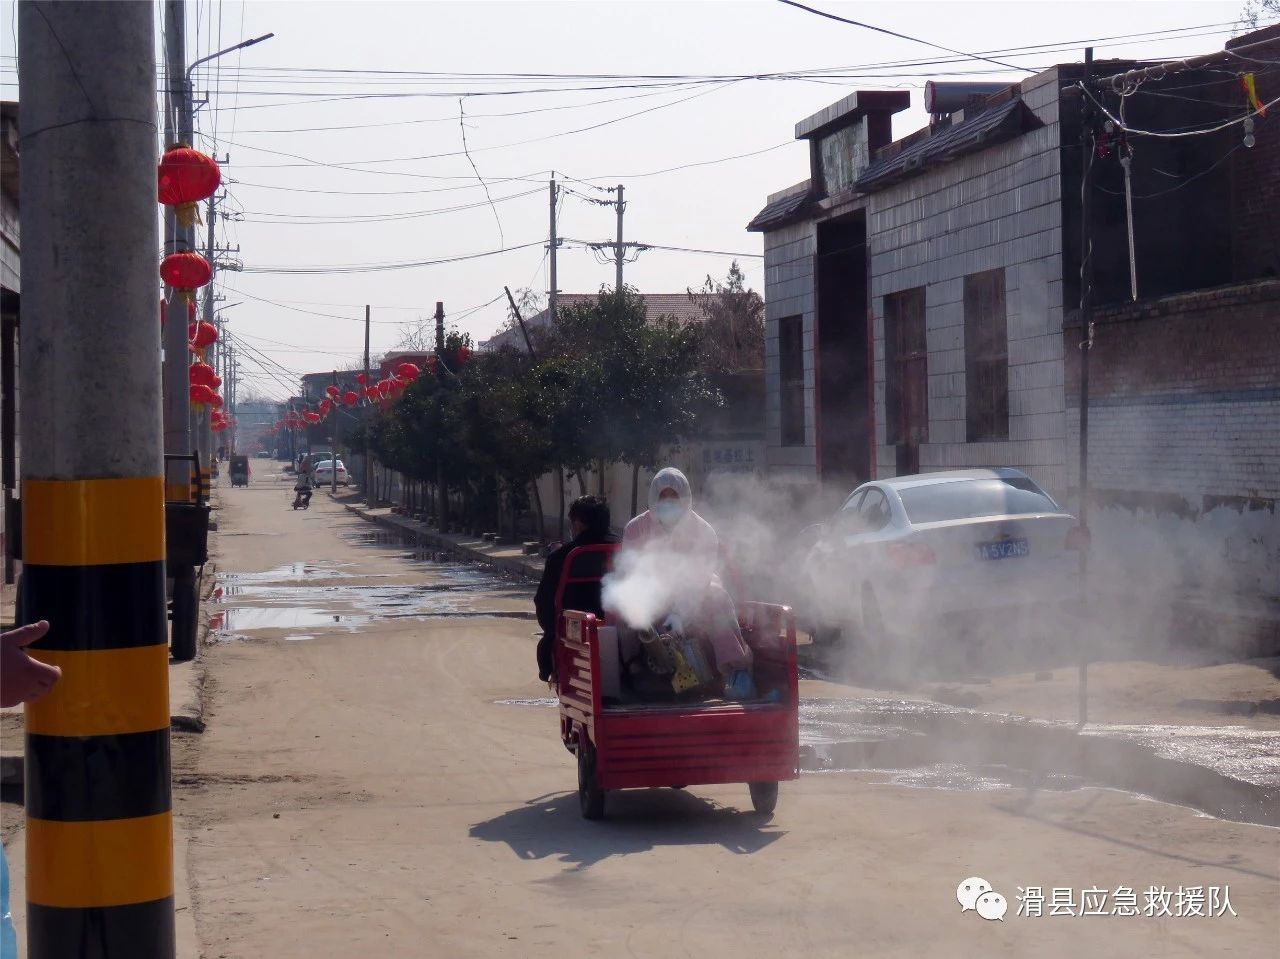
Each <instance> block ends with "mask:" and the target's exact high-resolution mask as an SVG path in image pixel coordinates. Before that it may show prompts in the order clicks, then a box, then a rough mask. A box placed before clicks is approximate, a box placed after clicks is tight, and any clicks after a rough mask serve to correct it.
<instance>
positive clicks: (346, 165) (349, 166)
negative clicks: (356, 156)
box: [221, 80, 738, 176]
mask: <svg viewBox="0 0 1280 959" xmlns="http://www.w3.org/2000/svg"><path fill="white" fill-rule="evenodd" d="M736 82H738V81H737V80H731V81H728V82H725V83H722V84H720V85H719V86H715V87H711V88H709V89H705V90H698V91H696V92H695V93H692V94H690V95H688V96H685V97H681V98H680V99H678V100H672V101H670V102H668V103H659V104H657V105H656V106H651V107H646V108H645V109H643V110H637V111H636V112H634V113H627V114H624V115H622V116H620V117H613V118H611V119H608V120H602V121H600V122H599V123H592V124H590V125H588V126H585V127H578V128H576V129H573V130H560V131H557V132H556V133H548V134H545V135H543V136H538V137H530V138H528V139H525V140H513V141H512V142H510V143H498V144H494V145H493V146H487V147H477V148H476V149H475V150H470V151H469V150H468V149H467V148H466V146H465V143H464V146H463V149H461V150H452V151H449V152H447V153H428V154H423V155H421V156H407V157H378V158H374V159H371V160H348V161H345V162H342V163H328V162H325V161H323V160H316V159H313V158H311V157H305V156H301V155H299V154H296V153H285V152H284V151H280V150H269V149H266V148H265V147H255V146H251V145H249V144H244V143H231V142H230V141H229V140H223V141H221V142H222V143H223V144H224V145H227V146H235V147H239V148H241V149H245V150H254V151H257V152H260V153H270V154H273V155H276V156H283V157H289V158H291V159H295V160H301V161H303V162H302V164H296V163H258V164H255V163H250V164H242V166H244V167H245V168H246V169H260V170H282V169H291V168H294V167H297V166H299V165H302V166H322V167H329V168H332V169H335V170H347V171H349V172H353V173H376V174H381V175H384V176H417V175H418V174H414V173H402V172H399V171H394V170H365V169H361V168H362V167H364V166H372V165H375V164H385V163H417V162H421V161H423V160H442V159H448V158H451V157H459V156H467V157H468V158H469V154H470V153H481V152H489V151H490V150H506V149H510V148H511V147H517V146H528V145H529V144H531V143H544V142H546V141H547V140H555V139H559V138H560V137H566V136H574V135H576V134H579V133H588V132H590V131H592V130H599V129H600V128H602V127H607V126H611V125H612V124H615V123H621V122H622V121H624V120H631V119H634V118H635V117H639V116H644V115H645V114H648V113H654V112H656V111H658V110H665V109H667V108H668V107H674V106H679V105H680V104H682V103H687V102H689V101H690V100H695V99H697V98H699V97H704V96H707V95H708V94H711V93H717V92H719V91H720V90H723V89H724V88H725V87H727V86H729V85H731V84H732V83H736ZM469 95H474V94H469ZM464 139H465V135H464Z"/></svg>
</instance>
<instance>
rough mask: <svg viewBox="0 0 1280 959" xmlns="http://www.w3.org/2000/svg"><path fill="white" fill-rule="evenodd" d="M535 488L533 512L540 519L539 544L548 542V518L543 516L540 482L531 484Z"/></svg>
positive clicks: (535, 481)
mask: <svg viewBox="0 0 1280 959" xmlns="http://www.w3.org/2000/svg"><path fill="white" fill-rule="evenodd" d="M529 485H530V486H532V487H533V512H534V515H536V516H537V518H538V542H540V543H543V544H545V543H546V542H547V518H546V517H545V516H543V515H542V490H540V489H538V481H537V480H534V481H533V482H532V483H530V484H529Z"/></svg>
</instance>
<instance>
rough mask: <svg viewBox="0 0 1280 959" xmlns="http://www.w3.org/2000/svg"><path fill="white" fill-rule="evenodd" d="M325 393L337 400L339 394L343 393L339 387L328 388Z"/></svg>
mask: <svg viewBox="0 0 1280 959" xmlns="http://www.w3.org/2000/svg"><path fill="white" fill-rule="evenodd" d="M324 391H325V392H326V393H328V394H329V395H330V396H331V397H333V398H334V399H337V398H338V394H339V393H341V392H342V391H341V390H340V389H338V387H337V386H326V387H325V390H324Z"/></svg>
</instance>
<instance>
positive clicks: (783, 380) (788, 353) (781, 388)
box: [778, 316, 804, 446]
mask: <svg viewBox="0 0 1280 959" xmlns="http://www.w3.org/2000/svg"><path fill="white" fill-rule="evenodd" d="M778 394H779V396H780V397H781V400H782V445H783V446H804V318H803V317H799V316H788V317H784V318H783V319H781V320H779V321H778Z"/></svg>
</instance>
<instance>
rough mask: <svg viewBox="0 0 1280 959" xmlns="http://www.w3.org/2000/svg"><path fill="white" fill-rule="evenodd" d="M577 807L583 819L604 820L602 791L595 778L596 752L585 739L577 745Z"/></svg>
mask: <svg viewBox="0 0 1280 959" xmlns="http://www.w3.org/2000/svg"><path fill="white" fill-rule="evenodd" d="M578 807H579V808H580V809H581V810H582V818H583V819H603V818H604V790H603V789H601V788H600V779H599V777H598V776H596V750H595V747H594V746H592V745H591V744H590V743H589V742H587V741H586V740H585V739H584V740H582V741H580V742H579V743H578Z"/></svg>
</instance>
